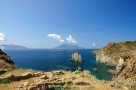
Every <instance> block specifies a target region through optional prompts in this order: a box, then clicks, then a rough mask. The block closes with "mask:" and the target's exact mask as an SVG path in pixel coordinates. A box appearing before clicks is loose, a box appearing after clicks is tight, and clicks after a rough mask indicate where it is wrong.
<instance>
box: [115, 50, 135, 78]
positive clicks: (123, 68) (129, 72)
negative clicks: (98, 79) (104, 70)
mask: <svg viewBox="0 0 136 90" xmlns="http://www.w3.org/2000/svg"><path fill="white" fill-rule="evenodd" d="M114 77H124V78H125V79H128V78H132V79H134V80H136V52H132V53H131V58H130V59H129V60H128V61H127V62H125V63H122V64H121V65H120V68H119V69H117V72H116V73H115V74H114Z"/></svg>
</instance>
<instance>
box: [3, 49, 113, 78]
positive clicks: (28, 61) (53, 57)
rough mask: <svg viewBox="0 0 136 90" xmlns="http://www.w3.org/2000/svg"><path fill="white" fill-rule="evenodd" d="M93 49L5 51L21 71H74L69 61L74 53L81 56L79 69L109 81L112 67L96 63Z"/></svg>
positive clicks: (73, 66)
mask: <svg viewBox="0 0 136 90" xmlns="http://www.w3.org/2000/svg"><path fill="white" fill-rule="evenodd" d="M94 50H95V49H78V50H76V49H75V50H59V49H28V50H5V53H7V54H8V55H9V56H10V58H11V59H12V60H13V61H14V62H15V65H16V67H19V68H23V69H34V70H42V71H53V70H71V71H75V70H76V67H75V64H74V63H73V62H72V61H71V56H72V54H73V53H74V52H78V53H80V54H81V56H82V59H83V60H82V63H81V67H82V69H83V70H89V71H90V73H91V74H92V75H94V76H95V77H96V78H97V79H100V80H111V79H112V74H111V73H110V72H108V71H109V70H114V67H109V66H106V65H105V64H101V63H98V62H96V58H95V56H94V55H92V54H91V53H92V52H93V51H94Z"/></svg>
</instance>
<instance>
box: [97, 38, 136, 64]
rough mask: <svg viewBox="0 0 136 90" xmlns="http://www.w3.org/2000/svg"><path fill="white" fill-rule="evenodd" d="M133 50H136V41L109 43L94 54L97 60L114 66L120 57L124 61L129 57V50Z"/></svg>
mask: <svg viewBox="0 0 136 90" xmlns="http://www.w3.org/2000/svg"><path fill="white" fill-rule="evenodd" d="M133 51H136V41H127V42H120V43H109V44H108V45H107V46H106V47H104V48H102V49H100V50H97V51H96V52H94V54H95V56H96V60H97V61H98V62H101V63H105V64H107V65H110V66H111V65H112V66H116V65H117V64H118V62H119V60H120V58H123V59H124V62H126V61H127V60H128V59H129V58H131V52H133Z"/></svg>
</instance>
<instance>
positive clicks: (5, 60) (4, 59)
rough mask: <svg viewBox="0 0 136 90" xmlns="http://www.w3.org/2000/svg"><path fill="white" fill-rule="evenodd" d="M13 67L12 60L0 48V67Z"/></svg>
mask: <svg viewBox="0 0 136 90" xmlns="http://www.w3.org/2000/svg"><path fill="white" fill-rule="evenodd" d="M8 68H14V62H13V61H12V60H11V59H10V57H9V56H8V55H7V54H5V53H4V52H3V51H2V50H1V49H0V69H8Z"/></svg>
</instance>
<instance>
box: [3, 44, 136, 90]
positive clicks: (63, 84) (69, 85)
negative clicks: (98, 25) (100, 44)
mask: <svg viewBox="0 0 136 90" xmlns="http://www.w3.org/2000/svg"><path fill="white" fill-rule="evenodd" d="M122 45H123V46H122ZM135 45H136V42H121V43H109V44H108V46H106V47H104V48H103V49H101V50H97V51H96V52H95V53H94V54H95V56H96V59H97V61H98V62H101V63H105V64H106V65H111V66H115V67H116V71H115V72H114V73H113V76H114V78H113V79H112V80H111V81H105V80H99V79H97V78H96V77H94V76H93V75H92V74H91V72H89V71H86V70H83V71H73V72H72V71H63V70H59V71H50V72H45V71H36V70H30V69H29V70H28V69H20V68H17V67H15V65H14V62H13V61H12V60H11V59H10V57H9V56H8V55H7V54H5V53H4V52H3V51H2V50H0V59H1V60H0V62H4V65H2V64H3V63H2V64H0V90H61V89H64V90H79V89H80V90H133V89H134V90H135V88H136V52H135V50H136V46H135ZM115 47H116V48H117V47H118V49H117V50H114V48H115ZM130 47H131V49H130ZM122 48H123V49H122ZM128 48H129V49H128Z"/></svg>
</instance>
